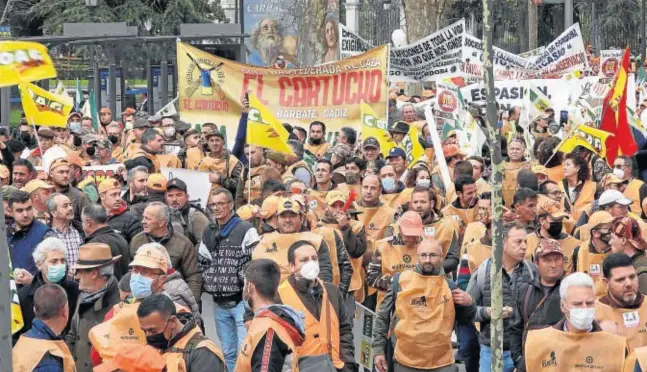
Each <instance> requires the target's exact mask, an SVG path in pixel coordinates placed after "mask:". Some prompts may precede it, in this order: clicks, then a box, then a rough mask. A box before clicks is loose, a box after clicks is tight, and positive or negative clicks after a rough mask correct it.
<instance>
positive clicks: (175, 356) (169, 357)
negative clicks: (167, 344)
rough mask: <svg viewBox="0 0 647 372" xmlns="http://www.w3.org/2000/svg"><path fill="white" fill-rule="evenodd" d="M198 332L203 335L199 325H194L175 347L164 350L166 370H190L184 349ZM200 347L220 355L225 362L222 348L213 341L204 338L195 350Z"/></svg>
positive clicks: (173, 371) (169, 371)
mask: <svg viewBox="0 0 647 372" xmlns="http://www.w3.org/2000/svg"><path fill="white" fill-rule="evenodd" d="M196 334H200V335H202V332H201V331H200V329H199V328H198V327H197V326H194V327H193V329H192V330H191V331H189V333H187V334H186V335H184V336H183V337H182V338H181V339H180V340H178V342H176V343H175V345H173V347H171V348H169V349H168V350H166V351H165V352H164V354H163V355H162V356H163V357H164V361H165V362H166V372H186V371H187V370H188V368H187V362H186V360H184V352H183V351H185V349H187V344H188V343H189V341H191V338H193V336H195V335H196ZM200 348H207V349H209V350H210V351H211V352H212V353H214V354H215V355H216V356H217V357H218V359H220V360H221V361H222V362H223V363H224V361H225V358H224V357H223V355H222V352H221V351H220V349H218V347H217V346H216V345H215V344H214V343H213V341H211V340H209V339H204V340H202V341H200V342H198V344H197V345H195V348H194V349H193V350H195V349H200Z"/></svg>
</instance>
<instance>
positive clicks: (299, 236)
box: [252, 231, 332, 283]
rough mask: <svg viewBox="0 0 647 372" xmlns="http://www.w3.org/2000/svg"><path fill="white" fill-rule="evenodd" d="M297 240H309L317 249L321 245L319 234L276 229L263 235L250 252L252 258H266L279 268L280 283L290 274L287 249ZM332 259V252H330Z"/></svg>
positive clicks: (321, 239)
mask: <svg viewBox="0 0 647 372" xmlns="http://www.w3.org/2000/svg"><path fill="white" fill-rule="evenodd" d="M299 240H307V241H309V242H310V243H311V244H312V245H313V246H314V247H315V249H316V250H317V252H318V251H319V247H320V246H321V242H322V241H323V238H322V236H321V235H317V234H313V233H311V232H298V233H294V234H281V233H279V232H278V231H274V232H271V233H269V234H265V235H263V237H262V238H261V241H260V242H259V243H258V245H256V247H255V248H254V252H252V260H256V259H259V258H268V259H270V260H272V261H274V262H276V263H277V264H279V267H280V268H281V283H282V282H283V281H285V279H287V277H288V276H290V263H289V262H288V249H289V248H290V246H291V245H292V243H294V242H297V241H299ZM331 259H332V254H331Z"/></svg>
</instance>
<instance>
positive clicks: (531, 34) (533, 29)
mask: <svg viewBox="0 0 647 372" xmlns="http://www.w3.org/2000/svg"><path fill="white" fill-rule="evenodd" d="M538 13H539V10H538V8H537V5H535V4H533V3H532V1H528V50H533V49H537V47H538V45H537V26H538V16H539V14H538Z"/></svg>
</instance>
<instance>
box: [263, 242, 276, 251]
mask: <svg viewBox="0 0 647 372" xmlns="http://www.w3.org/2000/svg"><path fill="white" fill-rule="evenodd" d="M278 251H279V247H278V246H277V245H276V243H272V245H271V246H269V247H267V249H266V250H265V253H276V252H278Z"/></svg>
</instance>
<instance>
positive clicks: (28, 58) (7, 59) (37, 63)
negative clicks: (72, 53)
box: [0, 40, 56, 87]
mask: <svg viewBox="0 0 647 372" xmlns="http://www.w3.org/2000/svg"><path fill="white" fill-rule="evenodd" d="M55 77H56V68H55V67H54V62H52V59H51V58H50V56H49V52H48V51H47V47H46V46H44V45H43V44H39V43H34V42H31V41H13V40H8V41H0V87H9V86H12V85H18V84H19V83H20V82H21V81H35V80H42V79H49V78H55Z"/></svg>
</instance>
